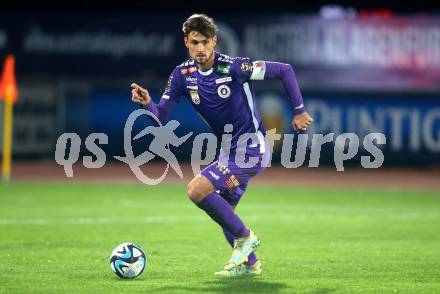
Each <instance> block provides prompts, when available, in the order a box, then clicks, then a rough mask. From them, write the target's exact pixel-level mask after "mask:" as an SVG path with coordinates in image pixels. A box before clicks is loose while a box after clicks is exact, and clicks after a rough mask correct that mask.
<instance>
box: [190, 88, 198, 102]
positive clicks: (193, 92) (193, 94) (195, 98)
mask: <svg viewBox="0 0 440 294" xmlns="http://www.w3.org/2000/svg"><path fill="white" fill-rule="evenodd" d="M189 94H190V95H191V100H192V102H193V103H194V104H200V97H199V93H198V92H197V90H195V89H191V90H189Z"/></svg>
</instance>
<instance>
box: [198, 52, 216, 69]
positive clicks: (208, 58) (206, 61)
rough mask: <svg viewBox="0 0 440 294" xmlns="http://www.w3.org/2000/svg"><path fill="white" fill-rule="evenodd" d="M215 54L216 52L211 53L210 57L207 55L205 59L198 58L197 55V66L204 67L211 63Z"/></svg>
mask: <svg viewBox="0 0 440 294" xmlns="http://www.w3.org/2000/svg"><path fill="white" fill-rule="evenodd" d="M213 54H214V51H213V52H211V54H210V55H209V56H206V54H205V55H204V56H203V57H197V55H196V58H195V61H196V62H197V64H199V65H202V66H204V65H206V64H207V63H208V62H210V61H211V58H212V55H213Z"/></svg>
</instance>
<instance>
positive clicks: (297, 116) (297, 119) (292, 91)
mask: <svg viewBox="0 0 440 294" xmlns="http://www.w3.org/2000/svg"><path fill="white" fill-rule="evenodd" d="M250 79H251V80H270V79H279V80H281V81H282V83H283V86H284V89H285V90H286V92H287V94H288V95H289V100H290V104H291V105H292V109H293V114H294V116H293V119H292V126H293V128H295V129H300V130H306V128H307V127H308V126H310V125H311V124H312V122H313V118H312V117H311V116H310V115H309V114H308V112H307V111H306V109H305V106H304V101H303V97H302V95H301V91H300V89H299V85H298V81H297V79H296V76H295V72H294V70H293V68H292V66H291V65H290V64H286V63H280V62H271V61H261V60H259V61H254V62H253V63H252V74H251V76H250Z"/></svg>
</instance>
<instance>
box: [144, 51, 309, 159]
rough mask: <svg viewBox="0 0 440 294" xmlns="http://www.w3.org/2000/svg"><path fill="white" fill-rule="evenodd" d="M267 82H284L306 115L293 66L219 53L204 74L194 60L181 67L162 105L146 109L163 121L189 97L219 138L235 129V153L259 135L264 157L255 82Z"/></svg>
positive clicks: (298, 110)
mask: <svg viewBox="0 0 440 294" xmlns="http://www.w3.org/2000/svg"><path fill="white" fill-rule="evenodd" d="M265 78H266V79H280V80H281V81H282V82H283V85H284V88H285V89H286V91H287V93H288V95H289V97H290V102H291V105H292V108H293V112H294V114H300V113H302V112H304V111H305V108H304V104H303V99H302V96H301V92H300V90H299V87H298V83H297V81H296V77H295V73H294V71H293V69H292V67H291V66H290V65H289V64H284V63H277V62H266V61H252V60H251V59H250V58H243V57H235V58H232V57H229V56H227V55H224V54H220V53H218V52H215V57H214V64H213V66H212V68H211V69H210V70H208V71H206V72H202V71H200V70H199V69H198V66H197V64H195V62H194V60H192V59H189V60H187V61H186V62H184V63H182V64H181V65H179V66H177V67H176V68H175V69H174V70H173V72H172V73H171V75H170V78H169V80H168V83H167V87H166V88H165V92H164V93H163V95H162V98H161V100H160V102H159V104H158V105H156V104H154V103H149V104H147V105H146V106H145V107H146V108H147V109H148V110H150V111H151V112H153V113H154V114H155V115H156V116H157V117H158V118H159V120H163V119H164V117H165V116H166V115H167V114H168V112H169V111H171V109H172V108H174V106H175V105H176V104H177V102H178V100H179V99H180V97H182V96H185V97H186V98H187V99H188V100H189V101H190V103H192V104H193V106H194V107H195V108H196V110H197V111H198V113H199V114H200V115H201V116H202V118H204V120H205V121H206V122H207V123H208V125H209V126H210V127H211V128H212V130H213V131H214V134H215V135H217V136H218V137H219V136H220V135H221V134H223V133H228V132H230V131H229V130H225V125H227V124H230V125H232V140H231V151H232V152H233V151H234V150H235V149H236V148H237V142H238V139H239V138H240V136H241V135H243V134H255V137H254V138H256V139H257V141H258V142H257V145H258V146H259V152H260V153H264V152H265V144H264V136H265V134H266V131H265V128H264V126H263V123H262V121H261V117H260V114H259V113H258V110H257V108H256V101H255V93H254V89H253V86H252V80H263V79H265ZM250 147H257V146H252V145H251V146H250Z"/></svg>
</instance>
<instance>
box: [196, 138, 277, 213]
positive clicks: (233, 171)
mask: <svg viewBox="0 0 440 294" xmlns="http://www.w3.org/2000/svg"><path fill="white" fill-rule="evenodd" d="M269 150H270V149H269V148H268V146H267V147H266V151H267V152H264V153H260V148H248V151H247V152H246V157H245V160H244V162H245V163H246V162H248V158H249V157H254V158H258V162H257V164H255V165H254V166H252V167H243V165H242V164H239V166H238V165H237V163H236V153H235V152H233V151H231V154H230V155H229V158H228V157H227V156H226V155H225V154H224V152H223V151H222V150H220V155H219V158H218V160H216V161H214V162H213V163H211V164H210V165H209V166H207V167H206V168H205V169H203V170H202V172H201V173H202V175H204V176H205V177H206V178H208V180H209V181H210V182H211V183H212V184H213V185H214V188H215V189H216V191H218V192H219V194H220V196H222V197H223V198H224V199H225V200H226V201H227V202H228V203H229V204H230V205H233V206H236V205H237V204H238V202H239V201H240V198H241V196H242V195H243V194H244V192H245V191H246V188H247V186H248V183H249V180H250V179H251V178H252V177H254V176H256V175H257V174H259V173H260V172H262V171H263V170H264V169H265V167H266V166H267V161H268V155H269Z"/></svg>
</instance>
